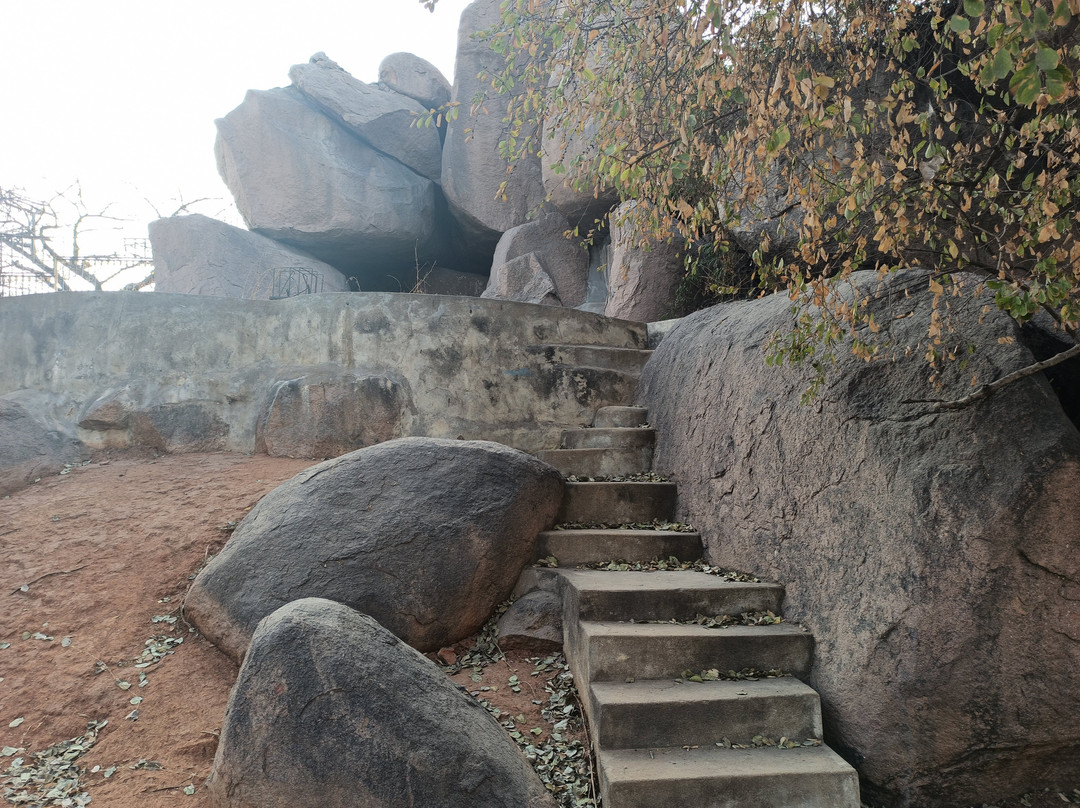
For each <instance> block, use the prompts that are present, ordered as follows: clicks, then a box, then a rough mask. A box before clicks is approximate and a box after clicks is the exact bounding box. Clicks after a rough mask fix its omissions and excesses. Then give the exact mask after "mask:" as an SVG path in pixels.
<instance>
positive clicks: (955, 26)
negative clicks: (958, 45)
mask: <svg viewBox="0 0 1080 808" xmlns="http://www.w3.org/2000/svg"><path fill="white" fill-rule="evenodd" d="M949 27H950V28H951V29H952V30H953V31H955V32H956V33H958V34H962V33H964V32H966V31H970V30H971V21H970V20H969V19H968V18H967V17H959V16H956V17H952V18H951V19H950V20H949Z"/></svg>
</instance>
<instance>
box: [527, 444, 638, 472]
mask: <svg viewBox="0 0 1080 808" xmlns="http://www.w3.org/2000/svg"><path fill="white" fill-rule="evenodd" d="M536 456H537V457H539V458H540V459H541V460H543V461H544V462H545V463H550V464H551V465H552V466H554V467H555V468H557V469H558V470H559V471H561V472H562V473H563V474H565V475H567V476H569V475H571V474H574V475H577V476H578V477H618V476H622V475H627V474H643V473H645V472H647V471H649V470H650V469H652V460H653V447H652V446H647V447H640V448H637V449H544V450H542V451H539V452H537V453H536Z"/></svg>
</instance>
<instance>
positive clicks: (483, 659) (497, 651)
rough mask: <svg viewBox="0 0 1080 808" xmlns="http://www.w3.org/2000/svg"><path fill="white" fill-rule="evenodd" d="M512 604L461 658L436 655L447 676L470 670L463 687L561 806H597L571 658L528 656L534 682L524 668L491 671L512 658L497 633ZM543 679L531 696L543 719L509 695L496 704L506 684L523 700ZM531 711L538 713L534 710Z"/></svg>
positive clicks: (495, 616)
mask: <svg viewBox="0 0 1080 808" xmlns="http://www.w3.org/2000/svg"><path fill="white" fill-rule="evenodd" d="M510 604H511V601H507V602H505V603H503V604H501V605H500V606H499V607H498V608H497V609H496V610H495V613H494V614H493V615H492V617H491V618H490V619H489V620H488V621H487V622H486V623H485V624H484V626H483V628H482V629H481V630H480V633H479V634H478V635H477V637H476V641H475V642H474V643H473V645H472V647H470V648H468V649H467V650H465V651H464V652H462V653H461V654H458V655H455V656H456V658H452V660H451V661H447V658H446V657H444V656H443V654H442V652H440V653H439V654H438V655H432V656H433V658H434V659H435V661H436V664H438V665H439V666H440V667H441V668H442V669H443V671H444V672H445V673H447V674H448V675H454V674H457V673H461V672H463V671H467V670H469V669H471V673H470V675H469V681H470V682H471V683H472V685H471V686H469V687H466V688H464V689H465V690H466V692H467V693H469V695H470V696H472V697H473V698H475V699H476V700H477V701H478V702H479V703H480V705H481V706H483V707H484V709H486V710H487V711H488V712H489V713H490V714H491V715H492V716H493V717H494V718H495V720H496V721H498V722H499V725H500V726H501V727H502V728H503V729H504V730H505V731H506V732H507V734H508V735H509V736H510V737H511V738H512V739H513V741H514V742H515V743H516V744H517V745H518V747H519V748H520V749H521V751H522V753H523V754H524V755H525V759H526V760H528V761H529V763H530V765H532V767H533V769H534V770H535V771H536V773H537V775H538V776H539V778H540V780H541V782H543V783H544V786H545V787H546V788H547V790H548V791H549V792H550V793H551V795H552V796H553V797H554V798H555V801H556V802H557V803H558V804H559V805H560V806H562V808H592V807H593V806H597V805H598V804H599V797H598V796H597V789H596V784H595V781H594V778H593V765H592V757H591V754H590V750H589V746H588V744H587V743H586V742H583V741H582V738H583V737H584V734H585V729H584V724H583V721H584V719H583V717H582V713H581V702H580V698H579V695H578V692H577V688H576V687H575V685H574V678H573V675H572V674H571V673H570V668H569V665H568V664H567V662H566V658H565V657H564V656H563V655H562V654H561V653H557V654H550V655H548V656H545V657H527V658H526V661H527V662H528V663H529V664H531V665H532V670H531V671H530V672H529V674H528V677H527V679H529V680H534V681H526V677H524V676H523V675H522V674H523V671H522V672H518V673H513V674H512V675H510V676H508V677H507V678H506V679H505V680H502V679H501V678H500V679H497V680H496V679H495V678H494V676H493V674H492V672H491V671H489V670H487V669H489V668H492V667H493V666H496V665H499V664H500V663H506V662H507V660H506V654H505V653H504V652H503V650H502V649H501V648H500V647H499V645H498V642H497V641H496V637H497V625H498V622H499V618H500V617H502V615H503V614H504V613H505V612H506V610H507V609H508V608H509V606H510ZM507 669H508V670H509V667H508V668H507ZM495 681H499V684H494V682H495ZM503 681H505V684H503ZM485 682H492V684H484V683H485ZM541 682H542V683H543V691H544V696H545V697H544V698H533V699H531V705H532V706H533V707H538V708H539V713H540V716H541V719H542V720H541V721H530V720H529V719H528V718H527V717H526V714H525V713H524V712H515V711H514V710H513V709H509V708H508V707H507V703H508V702H507V700H506V699H499V701H501V702H502V705H503V706H502V707H500V706H498V705H497V704H496V703H495V701H496V698H495V697H496V695H497V694H498V691H499V690H500V689H502V690H508V691H509V692H510V693H512V694H514V698H515V699H516V700H517V703H518V704H519V705H520V704H521V703H522V700H523V699H525V698H526V697H527V694H523V693H522V689H523V688H527V689H528V690H536V689H537V685H539V684H540V683H541ZM501 695H505V693H504V694H501ZM536 695H539V694H536ZM531 712H532V713H533V714H534V715H535V711H531ZM529 724H533V726H529Z"/></svg>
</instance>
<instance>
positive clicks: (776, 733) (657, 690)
mask: <svg viewBox="0 0 1080 808" xmlns="http://www.w3.org/2000/svg"><path fill="white" fill-rule="evenodd" d="M589 700H590V703H589V705H588V706H589V727H590V732H591V733H592V737H593V739H594V740H595V742H596V743H598V744H599V745H600V747H601V748H602V749H632V748H639V747H646V746H649V747H652V746H693V745H700V746H712V745H714V744H715V743H717V742H719V741H721V740H722V739H723V738H727V739H728V740H729V741H730V742H731V743H743V744H749V743H750V741H751V740H752V739H753V738H754V736H755V735H764V736H765V737H767V738H771V739H772V740H774V741H779V740H780V739H781V738H788V739H790V740H793V741H804V740H806V739H808V738H818V739H820V738H821V703H820V699H819V698H818V694H817V693H816V692H815V691H814V690H813V688H811V687H808V686H807V685H805V684H803V683H802V682H800V681H799V680H798V679H793V678H791V677H783V678H780V679H759V680H758V681H756V682H747V681H734V682H724V681H721V682H701V683H697V682H678V681H674V680H672V679H649V680H645V681H635V682H594V683H593V684H592V687H591V688H590V693H589Z"/></svg>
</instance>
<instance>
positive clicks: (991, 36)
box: [986, 22, 1005, 48]
mask: <svg viewBox="0 0 1080 808" xmlns="http://www.w3.org/2000/svg"><path fill="white" fill-rule="evenodd" d="M1004 31H1005V23H1003V22H999V23H998V24H997V25H995V26H993V27H992V28H991V29H990V30H989V31H987V32H986V44H987V45H989V46H990V47H991V48H992V47H994V46H995V45H997V41H998V39H1000V38H1001V34H1002V33H1003V32H1004Z"/></svg>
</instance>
